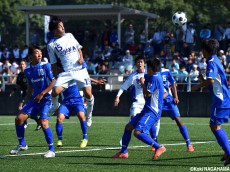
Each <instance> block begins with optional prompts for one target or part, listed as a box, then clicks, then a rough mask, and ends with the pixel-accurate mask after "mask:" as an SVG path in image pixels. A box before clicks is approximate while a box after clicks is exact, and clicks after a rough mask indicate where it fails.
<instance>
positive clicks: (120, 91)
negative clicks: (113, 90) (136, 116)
mask: <svg viewBox="0 0 230 172" xmlns="http://www.w3.org/2000/svg"><path fill="white" fill-rule="evenodd" d="M123 92H124V90H122V89H120V90H119V91H118V93H117V97H120V96H121V95H122V93H123Z"/></svg>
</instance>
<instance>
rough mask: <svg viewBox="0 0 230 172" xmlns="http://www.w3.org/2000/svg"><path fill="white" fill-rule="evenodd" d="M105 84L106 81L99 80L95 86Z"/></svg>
mask: <svg viewBox="0 0 230 172" xmlns="http://www.w3.org/2000/svg"><path fill="white" fill-rule="evenodd" d="M105 83H106V79H99V80H98V82H97V84H98V85H104V84H105Z"/></svg>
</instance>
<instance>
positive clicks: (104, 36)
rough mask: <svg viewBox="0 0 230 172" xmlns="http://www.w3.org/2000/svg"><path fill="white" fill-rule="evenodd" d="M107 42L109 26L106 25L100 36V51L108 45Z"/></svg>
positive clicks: (108, 39)
mask: <svg viewBox="0 0 230 172" xmlns="http://www.w3.org/2000/svg"><path fill="white" fill-rule="evenodd" d="M109 41H110V30H109V26H108V25H106V26H105V28H104V31H103V33H102V36H101V49H102V51H103V50H104V49H105V46H106V45H109V44H110V43H109Z"/></svg>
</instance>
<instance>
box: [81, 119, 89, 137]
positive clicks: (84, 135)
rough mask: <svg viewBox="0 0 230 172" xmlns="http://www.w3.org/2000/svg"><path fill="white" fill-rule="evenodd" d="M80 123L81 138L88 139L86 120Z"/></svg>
mask: <svg viewBox="0 0 230 172" xmlns="http://www.w3.org/2000/svg"><path fill="white" fill-rule="evenodd" d="M80 123H81V130H82V134H83V139H86V140H88V127H87V124H86V121H82V122H80Z"/></svg>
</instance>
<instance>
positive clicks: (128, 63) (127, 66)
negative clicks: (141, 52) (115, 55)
mask: <svg viewBox="0 0 230 172" xmlns="http://www.w3.org/2000/svg"><path fill="white" fill-rule="evenodd" d="M132 69H133V56H132V55H131V54H130V51H129V50H126V52H125V56H124V57H123V59H122V63H121V64H120V67H119V70H120V72H121V73H124V72H125V74H130V73H131V72H132Z"/></svg>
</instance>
